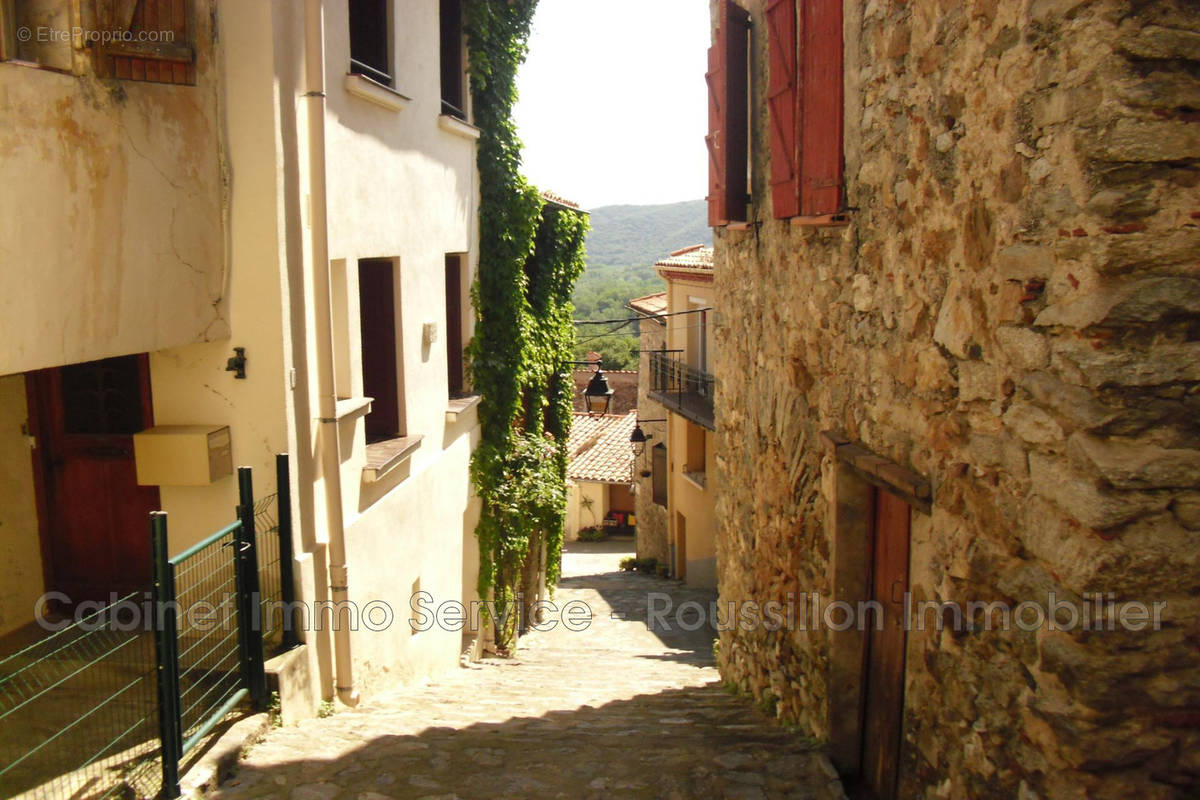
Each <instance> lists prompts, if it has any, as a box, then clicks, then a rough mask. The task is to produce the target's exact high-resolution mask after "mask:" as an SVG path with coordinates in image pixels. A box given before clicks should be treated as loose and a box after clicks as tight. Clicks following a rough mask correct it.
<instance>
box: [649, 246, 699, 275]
mask: <svg viewBox="0 0 1200 800" xmlns="http://www.w3.org/2000/svg"><path fill="white" fill-rule="evenodd" d="M654 266H656V267H666V268H667V269H712V268H713V249H712V248H711V247H709V246H708V245H704V244H694V245H692V246H691V247H685V248H683V249H682V250H676V251H675V252H674V253H671V255H670V256H669V257H668V258H664V259H663V260H662V261H655V262H654Z"/></svg>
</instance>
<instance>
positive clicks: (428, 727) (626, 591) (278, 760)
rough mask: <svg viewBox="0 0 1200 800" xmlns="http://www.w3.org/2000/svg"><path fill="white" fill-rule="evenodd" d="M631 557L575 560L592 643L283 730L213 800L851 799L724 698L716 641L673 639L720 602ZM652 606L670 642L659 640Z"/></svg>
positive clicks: (572, 576) (475, 669) (562, 637)
mask: <svg viewBox="0 0 1200 800" xmlns="http://www.w3.org/2000/svg"><path fill="white" fill-rule="evenodd" d="M631 545H632V543H626V542H602V543H581V542H576V543H573V544H570V545H568V546H567V551H566V552H565V553H564V556H563V576H564V577H563V580H562V582H561V584H560V586H559V589H558V591H557V592H556V593H555V598H554V602H555V603H556V605H557V606H558V607H559V608H562V607H563V606H564V605H565V604H567V603H569V602H571V601H576V600H578V601H583V602H584V603H586V604H587V605H588V606H589V607H590V608H591V610H592V614H593V621H592V624H591V626H590V627H589V628H588V629H587V630H584V631H582V632H572V631H569V630H565V629H564V628H563V626H561V625H560V626H558V627H556V628H555V629H554V630H552V631H546V632H534V633H531V634H529V635H528V636H526V637H523V638H522V640H521V648H520V651H519V653H518V655H517V657H516V658H513V659H509V660H505V659H488V660H485V661H484V662H483V663H480V664H472V665H470V667H469V668H466V669H460V670H457V671H454V672H452V673H451V674H448V675H446V676H444V677H442V678H440V679H438V680H436V681H433V682H430V683H426V684H423V685H418V686H413V687H408V688H405V689H400V690H397V691H393V692H390V693H388V694H385V695H379V696H376V697H374V698H371V699H370V701H369V702H367V703H364V704H363V705H362V706H361V707H359V708H357V709H354V710H345V711H342V712H340V713H337V714H335V715H333V716H331V717H327V718H325V719H314V720H308V721H306V722H303V723H301V724H299V725H296V726H293V727H289V728H282V729H276V730H273V731H272V732H271V733H270V734H269V735H268V736H267V737H266V739H265V740H264V741H262V742H260V743H259V744H258V745H256V746H254V747H253V748H252V749H251V750H250V752H249V753H248V755H247V756H246V758H245V759H244V760H243V761H242V762H241V765H240V768H239V770H238V772H237V773H236V774H235V775H234V776H233V777H232V778H231V779H230V780H228V781H226V783H225V784H224V785H223V786H222V787H221V789H220V790H219V792H218V793H217V794H216V796H217V797H219V798H221V800H241V799H242V798H259V797H287V798H290V800H341V799H342V798H345V799H346V800H388V799H389V798H391V799H394V800H400V799H401V798H499V797H512V798H518V797H544V798H552V797H554V798H581V797H597V798H598V797H605V798H613V797H624V798H658V797H662V798H690V797H727V798H775V797H778V798H797V799H798V800H799V799H801V798H803V799H804V800H836V799H837V798H843V797H844V794H843V792H842V789H841V785H840V783H838V781H837V778H836V775H835V773H834V772H833V769H832V767H830V766H829V763H828V761H826V759H825V758H824V757H823V756H821V755H819V754H818V753H817V752H816V751H814V749H813V746H812V743H811V742H809V741H808V740H806V739H804V738H803V737H801V736H799V735H797V734H796V733H794V732H792V731H790V730H789V729H787V728H785V727H783V726H780V725H778V724H777V723H775V722H773V721H772V720H770V719H768V718H767V717H766V716H764V715H763V714H762V713H760V712H758V711H756V710H755V709H754V708H753V707H752V706H751V705H750V704H749V702H748V701H746V700H745V699H740V698H737V697H734V696H732V695H730V694H729V693H728V692H727V691H726V690H725V689H724V688H723V687H722V686H721V684H720V682H719V677H718V674H717V670H716V668H715V667H714V665H713V658H712V652H711V650H712V639H713V634H712V632H711V631H710V630H709V629H708V628H707V627H704V628H701V629H699V630H696V631H693V632H688V631H685V630H682V629H681V627H680V626H678V625H676V623H677V622H678V621H682V622H683V623H684V626H683V627H692V626H693V624H694V621H695V620H696V617H695V616H694V615H693V616H688V613H689V612H694V611H695V609H696V607H695V606H687V607H686V609H685V611H684V612H682V613H681V612H680V611H679V609H680V607H681V605H682V604H684V603H687V601H696V602H699V603H700V604H701V605H703V606H704V607H705V608H707V607H708V604H709V602H710V601H712V600H713V599H714V595H713V594H712V593H709V592H705V591H699V590H694V589H688V588H685V587H683V586H681V585H680V584H679V583H677V582H674V581H663V580H660V579H657V578H653V577H649V576H645V575H641V574H637V573H631V572H620V571H619V570H618V563H619V561H620V559H621V558H622V557H623V556H626V555H630V553H628V552H626V550H628V549H629V548H630V547H631ZM648 602H653V603H654V604H655V606H654V607H655V608H658V609H662V608H664V607H667V605H668V603H669V604H670V610H669V611H668V612H667V613H666V619H667V621H668V623H669V624H670V625H671V627H672V630H671V631H670V632H666V631H664V632H662V633H661V635H660V634H656V633H652V632H650V631H649V630H647V627H646V625H645V622H644V621H645V619H646V611H647V603H648ZM677 614H678V616H677Z"/></svg>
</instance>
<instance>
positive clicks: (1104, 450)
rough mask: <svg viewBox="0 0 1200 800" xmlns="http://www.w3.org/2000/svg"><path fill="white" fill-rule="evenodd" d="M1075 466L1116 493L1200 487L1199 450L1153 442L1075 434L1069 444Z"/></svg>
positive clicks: (1068, 447) (1069, 453)
mask: <svg viewBox="0 0 1200 800" xmlns="http://www.w3.org/2000/svg"><path fill="white" fill-rule="evenodd" d="M1067 454H1068V455H1069V456H1070V458H1071V460H1072V462H1073V463H1075V464H1076V465H1077V466H1079V467H1081V468H1083V469H1086V470H1088V471H1090V472H1092V473H1094V474H1097V475H1099V476H1100V477H1102V478H1103V479H1104V480H1105V481H1107V482H1108V483H1109V484H1111V485H1112V486H1113V487H1114V488H1117V489H1171V488H1192V487H1196V486H1200V450H1181V449H1166V448H1162V447H1159V446H1157V445H1155V444H1152V443H1150V442H1144V441H1131V440H1123V439H1117V438H1115V437H1105V438H1101V437H1098V436H1092V435H1090V434H1086V433H1076V434H1074V435H1072V436H1071V439H1070V441H1069V442H1068V444H1067Z"/></svg>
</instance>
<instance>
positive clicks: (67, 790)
mask: <svg viewBox="0 0 1200 800" xmlns="http://www.w3.org/2000/svg"><path fill="white" fill-rule="evenodd" d="M147 603H148V601H147V595H146V593H144V592H135V593H133V594H130V595H127V596H125V597H122V598H119V599H117V600H116V601H115V602H113V603H109V604H107V605H105V606H103V607H102V608H100V609H99V610H97V611H95V612H94V613H91V614H88V615H86V616H81V617H80V618H79V619H77V620H76V621H75V622H73V623H70V624H66V627H63V628H62V630H58V631H57V632H55V633H53V634H50V635H48V636H46V637H45V638H43V639H41V640H40V641H37V642H35V643H33V644H31V645H29V646H28V647H26V648H24V649H23V650H20V651H19V652H17V653H14V654H12V655H10V656H8V657H6V658H4V659H3V660H0V796H3V797H18V796H19V797H29V798H46V800H50V799H51V798H76V797H89V798H102V797H129V796H135V797H156V796H157V795H158V792H159V790H160V788H161V767H160V760H159V759H160V743H159V729H158V704H157V690H156V676H155V656H154V636H153V633H152V632H151V631H150V630H148V629H147V627H146V626H145V625H144V624H143V623H144V620H145V619H146V616H145V611H146V608H147ZM59 624H65V623H56V627H57V625H59Z"/></svg>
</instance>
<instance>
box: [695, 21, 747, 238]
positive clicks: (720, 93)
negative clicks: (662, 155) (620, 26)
mask: <svg viewBox="0 0 1200 800" xmlns="http://www.w3.org/2000/svg"><path fill="white" fill-rule="evenodd" d="M749 29H750V15H749V14H748V13H746V11H745V10H744V9H742V8H739V7H738V6H737V5H736V4H735V3H733V2H732V1H731V0H721V5H720V10H719V12H718V17H717V31H716V42H715V43H714V44H713V46H712V47H711V48H709V51H708V73H707V74H706V75H705V78H706V80H707V81H708V136H707V138H706V140H705V141H706V142H707V144H708V224H709V225H713V226H716V225H724V224H725V223H727V222H729V221H731V220H744V219H746V165H747V135H748V128H749V111H748V108H747V91H748V88H749V87H748V85H747V84H748V81H749V74H748V69H749V68H748V63H747V58H748V56H749Z"/></svg>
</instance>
